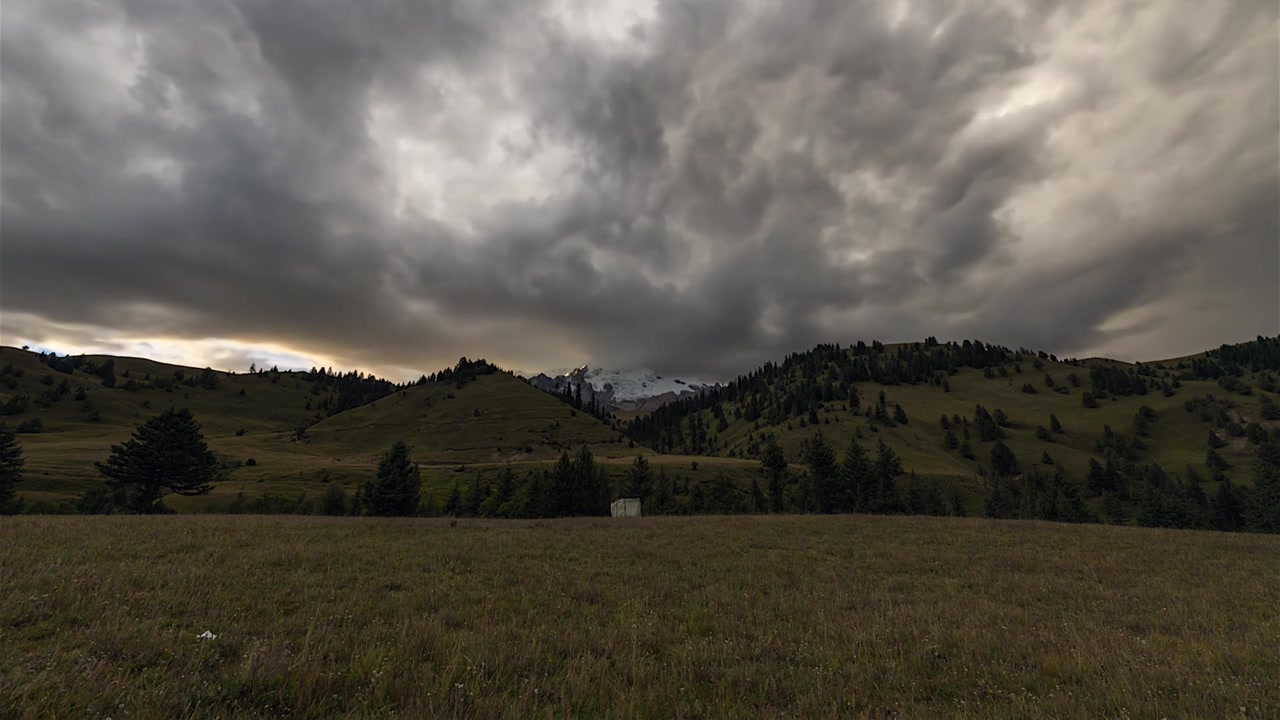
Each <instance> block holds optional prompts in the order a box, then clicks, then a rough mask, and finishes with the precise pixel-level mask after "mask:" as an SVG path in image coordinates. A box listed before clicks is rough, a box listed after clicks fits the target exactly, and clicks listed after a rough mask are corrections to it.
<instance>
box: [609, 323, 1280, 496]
mask: <svg viewBox="0 0 1280 720" xmlns="http://www.w3.org/2000/svg"><path fill="white" fill-rule="evenodd" d="M1276 346H1277V340H1276V339H1264V338H1260V339H1259V340H1257V341H1255V342H1253V343H1245V344H1243V345H1240V346H1227V347H1224V348H1220V349H1218V350H1214V351H1210V352H1208V353H1205V354H1203V355H1202V356H1194V357H1189V358H1185V359H1180V360H1177V361H1167V362H1158V363H1154V364H1151V365H1141V364H1138V365H1134V364H1126V363H1120V362H1117V361H1075V360H1059V359H1058V358H1056V357H1053V356H1050V355H1047V354H1044V353H1032V352H1030V351H1026V350H1017V351H1015V350H1010V349H1007V348H1001V347H996V346H985V345H983V344H982V343H968V342H966V343H964V344H963V345H956V344H939V343H936V342H933V341H929V342H926V343H918V344H909V345H899V346H883V345H880V344H878V343H875V344H872V345H871V346H866V345H863V344H861V343H859V344H858V345H857V346H852V347H847V348H841V347H839V346H834V345H824V346H819V347H817V348H815V349H814V350H812V351H809V352H806V353H798V354H795V355H792V356H790V357H788V358H787V359H786V360H785V361H784V362H783V363H781V364H777V365H775V364H769V365H766V366H764V367H762V368H759V369H758V370H756V371H754V372H752V373H750V374H748V375H745V376H742V377H740V378H738V379H737V380H736V381H734V382H733V383H731V384H730V385H729V386H728V387H727V388H725V389H724V390H722V391H719V392H717V393H713V394H710V395H707V396H704V397H702V398H698V399H693V400H686V401H682V402H679V403H675V404H672V405H669V406H666V407H664V408H660V409H659V410H657V411H655V412H654V413H652V414H650V415H648V416H646V417H641V418H636V419H634V420H632V421H631V422H630V423H629V424H628V425H627V426H626V430H627V432H628V434H629V436H630V437H632V438H634V439H635V440H636V441H637V442H640V443H643V444H646V445H648V446H649V447H652V448H655V449H658V450H660V451H665V452H680V453H689V454H702V455H708V456H716V457H730V458H749V459H754V458H758V457H759V456H760V453H761V449H762V447H763V446H764V444H765V443H766V442H767V440H769V439H773V440H775V441H776V442H777V443H778V444H779V445H780V446H781V447H782V449H783V450H784V453H785V455H786V457H787V459H788V460H789V461H790V462H793V463H795V462H799V461H801V460H802V454H803V453H802V450H803V448H804V445H805V443H807V442H809V441H810V440H811V439H812V438H813V437H814V436H815V435H816V434H817V433H819V432H821V433H822V435H823V437H824V439H825V440H826V441H827V442H828V443H830V444H831V445H833V446H834V448H835V449H836V451H837V452H838V453H839V454H840V455H842V456H843V455H844V454H845V451H846V449H847V448H849V447H850V443H851V442H853V441H855V440H856V441H857V442H858V443H859V444H860V445H862V446H863V447H864V448H865V449H867V450H874V448H875V447H877V446H878V444H879V442H880V441H883V442H884V443H885V444H886V445H887V446H888V447H889V448H890V449H892V450H893V451H894V452H895V453H896V454H897V455H898V456H899V457H900V458H901V461H902V466H903V469H904V470H905V471H906V472H908V473H910V472H914V473H916V474H917V475H919V476H924V477H930V478H935V479H937V480H938V481H939V482H940V483H941V484H942V486H943V487H950V488H958V489H960V490H961V491H963V492H964V493H965V494H966V495H969V496H972V494H973V493H974V492H975V491H978V492H980V489H981V486H982V485H983V484H984V482H985V480H986V478H987V476H988V475H989V474H990V472H989V471H990V468H991V467H992V449H993V447H994V446H995V442H996V440H997V438H988V439H987V440H985V441H984V440H983V439H982V438H981V437H980V436H979V432H978V428H977V415H978V406H982V408H983V409H984V410H985V411H986V412H987V413H988V414H991V415H997V416H1000V415H1002V416H1003V421H1002V422H1000V423H999V425H1000V427H999V430H998V433H999V434H1000V435H1001V436H1002V437H1000V438H998V440H999V441H1000V442H1001V443H1003V444H1004V445H1005V446H1006V447H1008V448H1009V449H1010V450H1012V452H1013V454H1014V456H1015V457H1016V460H1017V462H1018V465H1019V469H1020V471H1022V472H1023V473H1026V472H1028V471H1032V470H1038V471H1040V472H1042V473H1044V474H1046V475H1047V474H1050V473H1052V472H1056V471H1059V470H1061V472H1062V473H1063V474H1064V475H1065V478H1066V479H1067V480H1068V481H1069V482H1072V483H1074V484H1076V485H1079V486H1081V488H1082V490H1083V489H1084V488H1085V486H1086V485H1087V479H1088V475H1089V472H1090V464H1091V461H1092V462H1096V463H1098V464H1099V465H1100V466H1102V467H1103V468H1104V469H1106V470H1108V471H1109V472H1110V471H1114V473H1115V474H1116V475H1118V476H1119V480H1118V482H1117V485H1119V486H1120V487H1117V488H1116V493H1115V494H1116V495H1117V498H1118V499H1120V500H1123V501H1124V502H1125V503H1126V504H1129V505H1132V503H1133V502H1134V501H1135V500H1136V493H1129V492H1126V491H1127V490H1128V489H1129V488H1126V487H1123V486H1124V485H1125V484H1126V481H1127V479H1128V478H1131V477H1136V476H1143V477H1144V478H1145V477H1147V476H1148V475H1150V474H1151V473H1152V472H1154V471H1153V470H1151V468H1153V467H1158V468H1160V469H1161V470H1162V471H1163V473H1164V474H1165V475H1167V476H1168V477H1169V482H1171V483H1173V484H1178V483H1180V482H1183V483H1186V484H1188V485H1190V484H1194V485H1196V486H1198V487H1199V488H1200V491H1201V492H1204V493H1205V494H1208V495H1211V494H1213V493H1214V492H1215V491H1216V490H1217V488H1218V486H1219V485H1220V484H1222V483H1223V482H1224V481H1228V480H1229V481H1230V482H1232V483H1235V484H1237V485H1247V484H1249V483H1251V482H1252V478H1253V473H1254V457H1255V454H1256V450H1257V447H1258V445H1259V444H1261V443H1263V442H1265V441H1267V440H1268V439H1270V438H1274V437H1275V436H1276V434H1277V422H1276V420H1277V419H1280V412H1277V410H1276V399H1275V393H1276V387H1277V386H1276V380H1275V374H1276V370H1277V368H1278V364H1280V358H1277V357H1276V352H1275V348H1276ZM882 397H883V401H882V400H881V398H882ZM1089 398H1093V399H1092V400H1090V399H1089ZM882 402H883V405H882ZM899 408H901V413H905V417H906V421H905V422H902V421H900V420H899V421H895V420H894V417H895V415H896V416H898V417H899V418H901V414H900V413H899V412H898V409H899ZM944 416H945V417H946V420H945V421H944V420H943V417H944ZM1052 417H1056V418H1057V420H1058V423H1059V425H1060V431H1057V432H1055V431H1054V430H1053V429H1052V428H1053V422H1052ZM1210 432H1213V433H1214V436H1215V438H1216V439H1217V440H1216V441H1215V444H1218V443H1219V442H1220V444H1221V447H1218V448H1216V449H1214V451H1213V452H1214V453H1215V454H1216V455H1217V457H1218V458H1220V459H1221V460H1223V461H1224V462H1225V463H1226V465H1227V467H1226V468H1221V467H1219V468H1218V469H1215V468H1213V467H1209V464H1208V460H1209V452H1210V447H1209V444H1210ZM949 435H950V436H951V437H950V438H949V437H948V436H949ZM951 438H954V439H953V440H952V439H951ZM966 446H967V449H968V450H969V451H970V452H969V453H967V454H968V455H971V457H966V453H965V452H964V451H965V449H966ZM1046 454H1047V455H1048V460H1049V461H1051V464H1050V463H1046V462H1045V455H1046ZM1158 482H1163V480H1160V481H1158ZM1191 492H1195V491H1191ZM1095 494H1096V493H1095ZM1100 504H1101V500H1095V501H1094V506H1095V507H1099V506H1100ZM1130 509H1132V507H1130Z"/></svg>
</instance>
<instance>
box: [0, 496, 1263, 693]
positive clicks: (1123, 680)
mask: <svg viewBox="0 0 1280 720" xmlns="http://www.w3.org/2000/svg"><path fill="white" fill-rule="evenodd" d="M0 544H2V545H3V547H4V548H5V552H4V553H3V554H0V657H3V658H4V662H3V663H0V716H3V717H17V718H28V717H31V718H34V717H76V718H79V717H114V718H121V717H140V718H152V717H155V718H160V717H187V716H194V717H232V716H234V717H281V716H289V717H328V716H335V715H337V716H347V717H390V716H393V715H394V716H399V717H480V718H488V717H519V718H527V717H642V718H669V717H681V718H691V717H780V716H789V717H796V716H799V717H889V716H893V717H921V718H932V717H940V716H946V717H973V718H1003V717H1009V718H1013V717H1018V718H1023V717H1089V718H1094V717H1151V718H1162V717H1214V718H1227V717H1250V718H1268V717H1270V718H1274V717H1277V715H1278V714H1280V683H1277V682H1276V678H1280V537H1276V536H1258V535H1244V534H1218V533H1200V532H1187V531H1161V530H1147V529H1135V528H1122V527H1103V526H1071V525H1056V524H1048V523H1035V522H992V521H985V520H966V519H940V518H919V517H867V516H834V517H832V516H827V517H818V516H806V517H780V516H755V517H732V518H727V517H699V518H642V519H637V520H627V521H614V520H609V519H571V520H555V521H473V520H461V521H456V524H455V521H450V520H423V519H404V520H385V519H372V518H317V517H262V516H235V517H231V516H178V517H174V516H168V517H123V516H112V517H13V518H9V517H6V518H0ZM206 630H207V631H210V632H212V633H214V634H216V635H217V637H216V639H204V640H202V639H198V638H197V636H198V635H200V634H202V633H204V632H205V631H206Z"/></svg>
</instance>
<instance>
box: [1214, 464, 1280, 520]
mask: <svg viewBox="0 0 1280 720" xmlns="http://www.w3.org/2000/svg"><path fill="white" fill-rule="evenodd" d="M1210 452H1212V450H1211V451H1210ZM1244 523H1245V528H1246V529H1247V530H1251V531H1253V532H1265V533H1280V444H1277V443H1274V442H1272V443H1267V444H1266V445H1263V446H1261V447H1259V448H1258V457H1257V460H1256V461H1255V465H1254V474H1253V488H1252V489H1251V490H1250V491H1249V496H1248V501H1247V503H1246V505H1245V508H1244Z"/></svg>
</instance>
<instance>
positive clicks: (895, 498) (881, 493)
mask: <svg viewBox="0 0 1280 720" xmlns="http://www.w3.org/2000/svg"><path fill="white" fill-rule="evenodd" d="M875 473H876V478H877V479H878V480H879V488H877V493H876V499H875V502H874V503H872V508H871V510H872V512H880V513H896V512H901V511H902V498H901V497H900V496H899V494H898V485H897V482H896V479H897V477H898V476H899V475H901V474H902V461H901V460H900V459H899V458H898V454H897V453H895V452H894V451H893V449H892V448H890V447H889V446H888V445H886V444H885V443H884V440H880V444H879V445H878V446H877V447H876V464H875Z"/></svg>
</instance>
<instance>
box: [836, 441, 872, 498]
mask: <svg viewBox="0 0 1280 720" xmlns="http://www.w3.org/2000/svg"><path fill="white" fill-rule="evenodd" d="M840 477H841V480H842V482H843V483H844V486H845V492H846V493H848V494H849V496H850V503H849V504H850V508H849V509H850V510H852V511H854V512H868V511H870V510H871V508H872V507H873V506H874V505H875V502H876V496H877V495H878V492H879V487H880V484H879V482H878V480H877V478H876V477H875V475H874V474H873V473H872V470H871V463H870V462H869V461H868V460H867V451H866V450H863V449H862V446H861V445H859V444H858V441H857V440H852V441H850V442H849V452H847V453H845V456H844V462H842V463H841V465H840Z"/></svg>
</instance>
